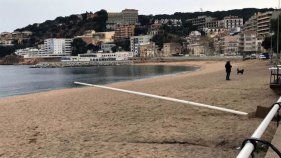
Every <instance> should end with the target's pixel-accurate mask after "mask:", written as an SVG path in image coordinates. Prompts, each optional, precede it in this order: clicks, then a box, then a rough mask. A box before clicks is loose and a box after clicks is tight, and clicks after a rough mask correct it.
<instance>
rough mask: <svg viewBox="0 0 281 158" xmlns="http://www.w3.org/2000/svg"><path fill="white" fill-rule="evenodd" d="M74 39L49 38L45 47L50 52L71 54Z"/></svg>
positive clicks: (45, 41)
mask: <svg viewBox="0 0 281 158" xmlns="http://www.w3.org/2000/svg"><path fill="white" fill-rule="evenodd" d="M71 42H72V39H67V38H49V39H46V40H44V49H45V51H46V52H47V53H48V54H57V55H69V54H70V53H71Z"/></svg>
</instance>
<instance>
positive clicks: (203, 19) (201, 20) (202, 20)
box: [187, 16, 215, 30]
mask: <svg viewBox="0 0 281 158" xmlns="http://www.w3.org/2000/svg"><path fill="white" fill-rule="evenodd" d="M214 20H215V19H214V18H212V17H209V16H198V17H197V18H194V19H189V20H187V21H188V22H191V23H192V25H194V26H196V27H197V28H198V29H199V30H203V28H204V25H205V24H206V23H210V22H212V21H214Z"/></svg>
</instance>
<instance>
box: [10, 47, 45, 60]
mask: <svg viewBox="0 0 281 158" xmlns="http://www.w3.org/2000/svg"><path fill="white" fill-rule="evenodd" d="M15 54H16V55H19V56H23V57H24V58H34V57H46V56H48V53H47V52H46V51H45V50H42V49H37V48H25V49H18V50H16V51H15Z"/></svg>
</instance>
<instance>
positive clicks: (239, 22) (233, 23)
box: [223, 16, 243, 29]
mask: <svg viewBox="0 0 281 158" xmlns="http://www.w3.org/2000/svg"><path fill="white" fill-rule="evenodd" d="M242 26H243V19H242V18H239V17H238V16H226V17H224V18H223V27H224V28H227V29H232V28H236V27H242Z"/></svg>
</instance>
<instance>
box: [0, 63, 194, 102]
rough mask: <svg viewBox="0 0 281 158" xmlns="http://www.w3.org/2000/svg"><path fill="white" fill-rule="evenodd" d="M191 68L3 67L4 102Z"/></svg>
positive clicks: (1, 94)
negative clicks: (9, 98)
mask: <svg viewBox="0 0 281 158" xmlns="http://www.w3.org/2000/svg"><path fill="white" fill-rule="evenodd" d="M195 69H196V68H194V67H187V66H139V65H134V66H99V67H76V68H41V69H40V68H39V69H33V68H29V66H14V65H13V66H11V65H9V66H0V98H3V97H8V96H14V95H21V94H28V93H35V92H41V91H48V90H52V89H61V88H71V87H77V86H76V85H74V84H73V82H74V81H80V82H86V83H92V84H107V83H113V82H120V81H127V80H137V79H142V78H148V77H154V76H159V75H167V74H175V73H180V72H189V71H194V70H195Z"/></svg>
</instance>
